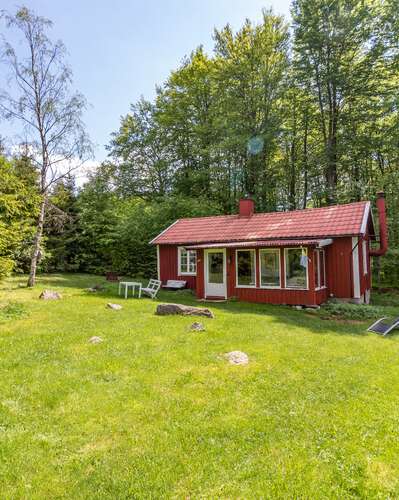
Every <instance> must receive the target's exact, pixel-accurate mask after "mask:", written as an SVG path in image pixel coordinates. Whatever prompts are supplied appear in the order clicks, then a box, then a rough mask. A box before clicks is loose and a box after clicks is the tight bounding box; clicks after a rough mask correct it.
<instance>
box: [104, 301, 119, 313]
mask: <svg viewBox="0 0 399 500" xmlns="http://www.w3.org/2000/svg"><path fill="white" fill-rule="evenodd" d="M107 307H108V308H109V309H113V310H114V311H119V310H120V309H122V306H121V305H120V304H112V303H111V302H108V304H107Z"/></svg>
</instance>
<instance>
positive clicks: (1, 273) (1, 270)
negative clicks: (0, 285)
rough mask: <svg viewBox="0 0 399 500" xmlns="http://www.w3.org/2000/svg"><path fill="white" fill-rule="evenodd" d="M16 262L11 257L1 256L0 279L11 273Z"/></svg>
mask: <svg viewBox="0 0 399 500" xmlns="http://www.w3.org/2000/svg"><path fill="white" fill-rule="evenodd" d="M14 264H15V263H14V261H13V260H12V259H10V258H9V257H0V281H1V280H2V279H4V278H5V277H6V276H9V275H10V274H11V272H12V270H13V269H14Z"/></svg>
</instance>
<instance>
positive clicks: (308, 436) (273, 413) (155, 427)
mask: <svg viewBox="0 0 399 500" xmlns="http://www.w3.org/2000/svg"><path fill="white" fill-rule="evenodd" d="M100 281H101V279H100V278H98V277H97V278H96V277H93V276H87V275H53V276H44V277H41V278H40V279H39V282H38V286H37V288H35V289H33V290H30V289H27V288H22V287H19V286H18V285H19V284H20V283H21V284H22V283H25V280H24V279H22V278H13V279H10V280H9V281H7V282H5V283H3V284H2V285H1V289H0V303H1V304H3V308H2V309H1V310H0V353H1V354H0V356H1V358H0V485H1V486H0V489H1V493H0V497H1V498H7V499H19V498H24V499H25V498H28V499H37V498H40V499H50V498H51V499H55V498H71V499H80V498H85V499H86V498H87V499H89V498H90V499H92V498H95V499H105V498H107V499H108V498H112V499H124V498H140V499H141V498H143V499H148V498H183V499H185V498H192V499H194V498H260V497H262V498H312V499H314V498H339V499H343V498H397V497H398V496H399V336H398V335H397V334H393V335H390V336H389V337H388V338H381V337H379V336H377V335H374V334H367V333H366V332H365V325H367V324H369V323H370V321H367V322H366V323H364V322H363V323H361V322H353V323H349V322H344V321H333V320H324V319H321V318H320V317H319V316H318V314H314V313H313V315H312V314H310V313H306V312H304V311H296V310H293V309H291V308H288V307H278V306H265V305H254V304H245V303H237V302H231V303H228V304H212V305H210V307H211V309H212V310H213V311H214V312H215V316H216V317H215V319H213V320H210V319H204V320H201V321H202V322H203V323H204V324H205V326H206V332H204V333H192V332H189V331H188V328H189V325H190V324H191V323H192V322H193V321H194V320H195V318H194V319H192V318H191V319H190V318H188V317H158V316H155V315H154V310H155V306H156V303H154V302H152V301H151V300H149V299H142V300H138V299H129V300H127V301H125V300H124V299H117V298H116V285H111V286H110V287H109V288H108V290H107V291H106V292H102V293H99V294H89V293H88V292H86V291H85V290H84V288H85V287H88V286H91V285H93V284H95V283H98V282H100ZM44 288H51V289H54V290H59V291H61V293H62V294H63V299H62V300H61V301H58V302H44V301H39V300H38V299H37V297H38V295H39V293H40V291H41V290H43V289H44ZM110 300H111V301H114V302H119V303H120V304H122V305H123V310H121V311H112V310H109V309H106V307H105V305H106V303H107V302H109V301H110ZM159 300H169V301H179V302H184V303H193V304H197V302H196V301H195V299H194V298H193V297H191V295H190V294H188V293H187V292H178V293H176V294H174V293H165V292H163V293H162V294H161V295H160V299H159ZM5 304H11V305H8V307H6V308H4V305H5ZM385 305H386V304H384V306H382V307H385ZM398 311H399V304H398ZM94 335H98V336H100V337H102V338H103V339H104V342H103V343H101V344H98V345H93V344H90V343H89V342H88V340H89V338H90V337H92V336H94ZM232 350H242V351H245V352H246V353H247V354H248V355H249V357H250V364H249V365H248V366H231V365H229V364H228V363H227V362H226V360H224V359H223V358H222V357H221V354H223V353H225V352H228V351H232Z"/></svg>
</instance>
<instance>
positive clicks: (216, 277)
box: [208, 252, 224, 283]
mask: <svg viewBox="0 0 399 500" xmlns="http://www.w3.org/2000/svg"><path fill="white" fill-rule="evenodd" d="M208 283H224V279H223V252H217V253H216V252H212V253H208Z"/></svg>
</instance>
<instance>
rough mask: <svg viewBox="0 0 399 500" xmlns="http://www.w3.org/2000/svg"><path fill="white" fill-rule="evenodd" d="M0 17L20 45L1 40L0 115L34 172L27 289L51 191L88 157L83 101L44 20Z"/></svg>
mask: <svg viewBox="0 0 399 500" xmlns="http://www.w3.org/2000/svg"><path fill="white" fill-rule="evenodd" d="M1 18H2V21H3V22H4V23H5V25H6V27H7V28H8V29H9V30H11V31H13V32H16V33H17V34H18V35H19V36H20V38H21V41H22V44H21V45H16V44H14V45H13V44H12V43H11V42H10V41H7V39H6V38H3V40H2V54H1V55H2V62H3V63H4V64H5V65H6V66H7V68H8V71H9V79H8V86H7V87H6V88H4V89H3V90H0V113H1V114H2V116H3V117H4V118H6V119H9V120H14V121H16V122H18V123H19V124H20V125H21V126H22V127H23V133H24V136H25V137H26V138H28V143H29V148H30V153H31V156H32V161H33V162H34V165H35V167H36V168H37V170H38V172H39V185H38V189H39V194H40V197H41V202H40V211H39V216H38V218H37V224H36V232H35V236H34V239H33V245H32V254H31V265H30V274H29V279H28V286H33V285H34V284H35V278H36V270H37V265H38V262H39V260H40V255H41V241H42V235H43V226H44V221H45V217H46V209H47V205H48V197H49V192H50V190H51V187H52V186H53V185H54V184H55V183H56V182H58V181H59V180H60V179H62V178H63V177H65V176H67V175H69V174H70V173H71V172H72V171H73V170H75V169H77V168H79V167H80V166H82V164H83V163H84V161H85V160H87V159H88V158H89V157H90V156H91V144H90V141H89V139H88V136H87V134H86V132H85V128H84V124H83V121H82V115H83V112H84V110H85V108H86V100H85V98H84V96H83V95H82V94H80V93H78V92H73V91H72V89H71V86H72V72H71V69H70V68H69V67H68V65H67V64H66V62H65V56H66V51H65V47H64V44H63V43H62V42H61V41H56V42H53V41H52V40H51V39H50V38H49V36H48V31H49V30H50V28H51V27H52V23H51V21H50V20H48V19H46V18H44V17H40V16H38V15H36V14H35V13H34V12H33V11H31V10H29V9H27V8H26V7H22V8H20V9H19V10H18V11H17V12H16V14H14V15H12V14H9V13H7V12H4V11H3V12H2V13H1Z"/></svg>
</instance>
